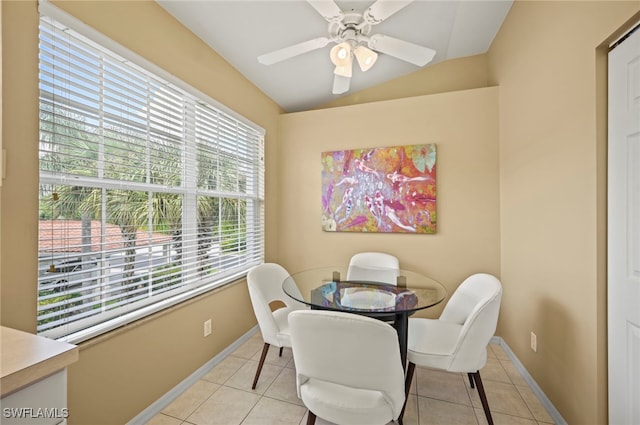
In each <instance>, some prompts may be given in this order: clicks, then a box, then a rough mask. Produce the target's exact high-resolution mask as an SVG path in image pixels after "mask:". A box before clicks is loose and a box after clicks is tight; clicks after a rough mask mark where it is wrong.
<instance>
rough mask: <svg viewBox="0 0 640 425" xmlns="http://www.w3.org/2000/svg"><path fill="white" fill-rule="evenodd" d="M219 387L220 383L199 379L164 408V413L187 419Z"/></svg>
mask: <svg viewBox="0 0 640 425" xmlns="http://www.w3.org/2000/svg"><path fill="white" fill-rule="evenodd" d="M219 388H220V385H218V384H214V383H213V382H209V381H203V380H199V381H197V382H196V383H195V384H193V385H192V386H191V387H190V388H189V389H187V390H186V391H185V392H183V393H182V394H180V395H179V396H178V398H176V399H175V400H174V401H172V402H171V404H169V405H168V406H167V407H165V408H164V409H162V413H164V414H166V415H169V416H173V417H175V418H179V419H186V418H187V417H188V416H189V415H190V414H191V413H193V412H194V411H195V410H196V409H197V408H198V406H200V405H201V404H202V403H204V401H205V400H206V399H208V398H209V397H210V396H211V394H213V393H214V392H216V391H217V390H218V389H219Z"/></svg>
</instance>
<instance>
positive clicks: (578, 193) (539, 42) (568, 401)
mask: <svg viewBox="0 0 640 425" xmlns="http://www.w3.org/2000/svg"><path fill="white" fill-rule="evenodd" d="M638 10H640V2H638V1H633V2H631V1H627V2H612V1H606V2H595V1H588V2H528V1H517V2H516V3H515V4H514V6H513V7H512V9H511V11H510V13H509V15H508V17H507V20H506V22H505V24H504V25H503V27H502V29H501V30H500V32H499V34H498V36H497V38H496V40H495V41H494V43H493V45H492V47H491V49H490V51H489V54H488V57H489V65H490V75H491V78H492V82H493V83H495V84H497V85H499V87H500V173H501V185H500V200H501V206H500V216H501V228H500V233H501V254H502V257H501V266H502V267H501V276H502V280H503V283H504V285H505V287H506V290H505V293H504V298H503V303H502V305H503V307H502V311H501V315H502V316H501V320H500V326H499V328H498V334H499V335H501V336H502V337H503V338H504V339H505V340H506V341H507V343H508V344H509V346H510V347H511V348H512V349H513V351H514V352H515V354H516V355H517V356H518V358H519V359H520V360H521V361H522V363H523V364H524V366H525V367H526V368H527V370H528V371H529V372H530V373H531V374H532V375H533V378H534V379H535V380H536V382H537V383H538V384H539V385H540V386H541V387H542V390H543V391H544V392H545V394H546V395H547V396H548V397H549V398H550V399H551V401H552V402H553V404H554V405H555V406H556V407H557V408H558V410H559V411H560V413H561V414H562V416H563V417H564V418H565V419H566V420H567V422H568V423H571V424H594V423H606V422H607V410H606V409H607V408H606V406H607V404H606V398H607V381H606V379H607V375H606V367H607V363H606V274H605V270H606V256H605V255H606V254H605V248H606V246H605V244H606V233H605V232H606V228H605V226H606V221H605V212H606V210H605V202H606V192H605V189H606V186H605V185H604V182H605V181H606V139H605V137H606V133H605V131H606V127H605V125H606V121H605V120H606V108H605V105H606V103H604V102H606V92H605V91H604V90H603V85H606V66H604V67H603V66H602V62H603V60H604V55H605V53H604V51H603V50H602V49H598V47H599V46H600V45H601V43H603V42H604V41H605V40H606V39H607V38H608V37H610V36H611V35H612V34H613V33H614V32H615V31H616V30H618V28H619V27H620V26H622V25H623V24H624V23H625V21H626V20H628V19H629V18H630V17H631V16H632V15H633V14H634V13H636V12H637V11H638ZM531 331H533V332H535V333H536V334H537V341H538V351H537V352H533V351H532V350H531V349H530V348H529V343H530V342H529V337H530V332H531Z"/></svg>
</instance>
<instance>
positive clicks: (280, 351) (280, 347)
mask: <svg viewBox="0 0 640 425" xmlns="http://www.w3.org/2000/svg"><path fill="white" fill-rule="evenodd" d="M283 348H284V347H280V354H279V356H280V357H282V349H283Z"/></svg>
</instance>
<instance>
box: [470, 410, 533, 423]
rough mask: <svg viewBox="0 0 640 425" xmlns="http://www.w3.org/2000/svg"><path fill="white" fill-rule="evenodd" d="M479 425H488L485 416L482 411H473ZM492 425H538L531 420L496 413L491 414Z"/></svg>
mask: <svg viewBox="0 0 640 425" xmlns="http://www.w3.org/2000/svg"><path fill="white" fill-rule="evenodd" d="M474 410H475V412H476V418H478V424H479V425H488V422H487V416H486V415H485V414H484V410H482V409H474ZM491 418H492V419H493V424H494V425H538V423H537V422H536V421H534V420H533V419H526V418H519V417H517V416H509V415H504V414H502V413H498V412H491Z"/></svg>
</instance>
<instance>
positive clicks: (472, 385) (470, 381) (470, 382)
mask: <svg viewBox="0 0 640 425" xmlns="http://www.w3.org/2000/svg"><path fill="white" fill-rule="evenodd" d="M467 375H468V376H469V385H471V388H475V387H476V386H475V385H474V384H473V376H471V374H470V373H467Z"/></svg>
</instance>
